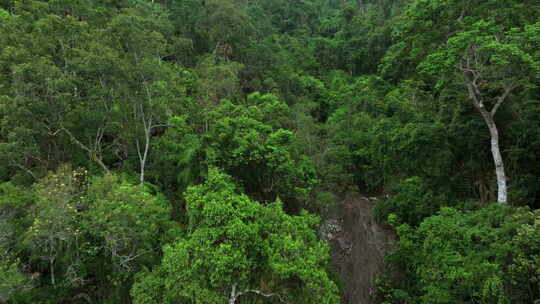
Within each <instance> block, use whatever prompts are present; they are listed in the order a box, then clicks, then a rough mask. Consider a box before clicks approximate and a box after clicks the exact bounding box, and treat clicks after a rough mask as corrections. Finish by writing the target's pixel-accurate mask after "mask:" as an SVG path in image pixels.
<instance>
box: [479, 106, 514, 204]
mask: <svg viewBox="0 0 540 304" xmlns="http://www.w3.org/2000/svg"><path fill="white" fill-rule="evenodd" d="M478 110H479V111H480V114H482V117H483V118H484V121H485V122H486V124H487V126H488V128H489V135H490V137H491V155H492V156H493V162H494V163H495V173H496V175H497V202H499V203H508V189H507V185H506V173H505V171H504V162H503V159H502V155H501V149H500V147H499V130H498V129H497V125H496V124H495V121H494V120H493V117H492V116H491V114H490V113H489V112H488V111H486V110H485V109H484V108H483V107H481V108H478Z"/></svg>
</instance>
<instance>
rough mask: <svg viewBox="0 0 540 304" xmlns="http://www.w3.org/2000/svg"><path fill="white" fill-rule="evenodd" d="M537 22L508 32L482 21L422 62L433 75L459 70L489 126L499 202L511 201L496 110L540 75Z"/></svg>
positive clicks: (469, 94) (473, 101)
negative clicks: (517, 90) (536, 53)
mask: <svg viewBox="0 0 540 304" xmlns="http://www.w3.org/2000/svg"><path fill="white" fill-rule="evenodd" d="M539 26H540V25H539V23H537V24H535V25H532V26H530V27H527V28H526V29H512V30H510V31H507V32H504V31H502V29H501V28H499V27H497V26H495V25H494V24H493V23H491V22H486V21H478V22H476V23H475V24H473V25H472V26H471V27H470V28H468V29H467V30H465V31H462V32H460V33H458V34H456V35H455V36H454V37H452V38H450V39H448V45H447V47H446V48H445V49H443V50H440V51H437V52H435V53H433V54H430V55H429V56H428V58H427V59H426V60H425V61H424V62H423V63H422V64H421V65H420V68H422V69H424V70H425V71H428V72H431V73H433V72H435V73H437V72H441V71H443V72H444V73H449V72H450V73H452V71H454V72H456V71H457V72H459V73H460V74H461V80H462V84H463V86H464V87H466V89H467V92H468V98H469V100H470V101H471V102H472V104H473V106H474V107H475V108H476V109H477V110H478V112H479V113H480V115H481V116H482V118H483V120H484V122H485V124H486V126H487V127H488V129H489V133H490V138H491V153H492V156H493V162H494V164H495V172H496V175H497V186H498V187H497V188H498V194H497V201H498V202H499V203H507V201H508V190H507V178H506V172H505V169H504V162H503V158H502V154H501V149H500V142H499V129H498V127H497V124H496V122H495V114H496V113H497V110H498V109H499V107H500V106H501V105H502V104H503V103H504V102H505V101H507V100H509V99H510V97H511V94H512V93H514V92H515V90H516V89H517V88H523V89H527V88H530V87H531V86H532V85H533V83H534V80H535V79H537V78H538V76H537V75H538V73H540V61H538V58H535V57H534V56H535V55H534V52H535V51H536V49H535V47H534V46H536V45H538V43H539V42H540V35H538V32H535V31H537V30H535V29H536V28H538V27H539ZM533 33H535V34H536V35H533V36H529V35H530V34H533ZM536 56H537V55H536ZM537 57H538V56H537Z"/></svg>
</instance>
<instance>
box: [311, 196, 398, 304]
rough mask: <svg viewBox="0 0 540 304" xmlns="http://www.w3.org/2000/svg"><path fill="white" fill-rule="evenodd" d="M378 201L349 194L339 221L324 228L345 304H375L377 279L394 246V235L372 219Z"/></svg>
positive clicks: (338, 214)
mask: <svg viewBox="0 0 540 304" xmlns="http://www.w3.org/2000/svg"><path fill="white" fill-rule="evenodd" d="M376 201H378V199H377V198H366V197H362V196H361V195H359V194H358V193H350V194H349V195H347V197H346V199H345V200H344V201H343V202H342V203H341V204H340V205H339V210H338V213H337V215H336V218H334V219H330V220H327V221H325V222H324V223H323V225H322V226H321V230H320V233H321V237H322V238H324V239H326V240H329V241H330V242H331V244H332V247H333V262H334V264H335V265H336V268H337V270H338V271H339V273H340V276H341V280H342V282H343V289H344V290H343V295H342V303H343V304H370V303H372V301H371V297H372V296H373V293H374V291H375V288H374V282H375V278H376V277H377V275H378V274H379V273H380V271H381V270H382V269H383V266H384V264H383V262H384V256H385V255H386V254H387V253H388V252H389V251H390V250H391V248H392V246H393V244H394V242H395V234H394V232H393V231H392V230H391V229H389V228H388V227H382V226H381V225H378V224H377V223H376V222H375V219H374V218H373V214H372V209H373V207H374V205H375V202H376ZM379 202H380V201H379Z"/></svg>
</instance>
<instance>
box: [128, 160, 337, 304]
mask: <svg viewBox="0 0 540 304" xmlns="http://www.w3.org/2000/svg"><path fill="white" fill-rule="evenodd" d="M186 201H187V211H188V218H189V223H188V231H187V234H186V236H185V237H184V238H179V239H177V240H176V241H175V242H173V243H172V244H170V245H166V246H165V247H164V257H163V261H162V264H161V266H160V267H158V268H157V269H155V270H154V272H153V273H146V274H144V275H142V276H139V278H138V281H137V282H136V284H135V285H134V287H133V290H132V295H133V297H134V299H135V303H138V304H143V303H145V304H146V303H177V302H178V301H182V299H184V300H189V301H192V302H194V303H216V304H217V303H226V302H228V303H230V304H234V303H238V302H239V299H240V298H256V297H266V298H269V299H273V300H275V301H276V302H284V303H315V302H317V303H324V304H329V303H338V302H339V297H338V295H337V292H338V290H337V287H336V285H335V284H334V282H332V281H331V280H330V278H329V277H328V274H327V272H326V266H327V263H328V258H329V251H328V250H329V247H328V245H327V244H326V243H324V242H323V241H320V240H318V238H317V235H316V232H315V230H314V226H315V225H316V224H317V223H318V219H317V218H316V217H314V216H312V215H309V214H307V213H302V214H301V215H300V216H289V215H287V214H286V213H285V212H283V210H282V208H281V204H280V203H279V202H276V203H273V204H270V205H266V206H264V205H261V204H260V203H258V202H255V201H252V200H251V199H249V198H248V197H247V196H245V195H243V194H237V193H236V189H235V187H234V185H233V184H232V183H231V179H230V177H229V176H227V175H224V174H223V173H220V172H219V171H218V170H216V169H211V170H210V172H209V174H208V179H207V181H206V182H205V183H204V184H202V185H199V186H195V187H190V188H189V189H188V191H187V192H186ZM160 278H161V279H160ZM155 290H162V291H163V293H162V294H158V293H156V292H155ZM149 295H154V296H152V297H150V296H149Z"/></svg>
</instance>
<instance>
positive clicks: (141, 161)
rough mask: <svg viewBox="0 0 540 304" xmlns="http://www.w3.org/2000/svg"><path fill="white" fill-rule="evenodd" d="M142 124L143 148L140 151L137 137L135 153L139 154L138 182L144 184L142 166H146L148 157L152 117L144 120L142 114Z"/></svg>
mask: <svg viewBox="0 0 540 304" xmlns="http://www.w3.org/2000/svg"><path fill="white" fill-rule="evenodd" d="M142 120H143V126H144V150H143V151H141V147H140V144H139V140H138V139H137V141H136V143H137V154H138V155H139V165H140V167H141V170H140V174H139V182H140V184H141V185H142V184H144V168H145V167H146V159H147V158H148V150H149V148H150V136H151V132H152V127H153V126H152V119H150V120H149V121H148V122H146V118H145V116H144V114H143V115H142Z"/></svg>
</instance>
